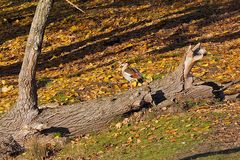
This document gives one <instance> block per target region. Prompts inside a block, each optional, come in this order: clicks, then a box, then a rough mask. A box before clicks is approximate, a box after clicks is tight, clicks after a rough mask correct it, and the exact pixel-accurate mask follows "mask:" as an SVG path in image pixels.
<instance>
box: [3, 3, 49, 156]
mask: <svg viewBox="0 0 240 160" xmlns="http://www.w3.org/2000/svg"><path fill="white" fill-rule="evenodd" d="M52 5H53V0H40V1H39V3H38V6H37V9H36V12H35V15H34V18H33V22H32V26H31V29H30V33H29V36H28V40H27V45H26V50H25V55H24V59H23V64H22V68H21V72H20V74H19V80H18V81H19V96H18V100H17V104H16V106H15V107H14V108H13V109H12V110H11V111H9V112H7V113H6V114H5V115H4V116H3V118H1V119H0V138H1V139H0V143H1V141H4V142H5V143H4V144H7V143H6V141H7V139H9V140H10V141H11V142H13V139H12V137H11V136H13V138H14V139H15V140H18V139H22V138H23V137H24V136H25V132H24V131H23V130H24V127H25V126H27V125H28V124H29V122H31V121H32V119H33V118H35V117H36V115H37V114H38V108H37V88H36V80H35V77H36V65H37V58H38V56H39V54H40V53H41V48H42V41H43V35H44V30H45V28H46V22H47V19H48V16H49V13H50V10H51V7H52ZM3 137H4V139H3ZM6 137H9V138H7V139H6ZM6 147H11V146H6ZM7 150H11V148H8V149H7ZM3 152H4V151H2V150H0V154H1V153H3Z"/></svg>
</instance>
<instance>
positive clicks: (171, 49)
mask: <svg viewBox="0 0 240 160" xmlns="http://www.w3.org/2000/svg"><path fill="white" fill-rule="evenodd" d="M72 2H73V3H74V4H77V5H78V6H79V7H80V8H81V9H83V10H84V11H85V12H86V13H85V14H83V13H81V12H79V11H78V10H76V9H74V8H73V7H72V6H70V5H69V4H67V3H66V2H65V1H64V0H61V1H56V2H55V4H54V7H53V10H52V12H51V15H50V18H49V22H48V27H47V28H46V32H45V36H44V43H43V51H42V54H41V55H40V57H39V61H38V71H37V84H38V97H39V104H45V103H57V104H60V105H64V104H69V103H77V102H80V101H86V100H89V99H96V98H99V97H103V96H110V95H113V94H116V93H119V92H122V91H124V90H128V89H129V87H130V86H129V84H128V82H127V81H126V80H124V78H123V77H122V76H121V71H120V69H121V68H120V66H119V62H128V63H130V65H131V66H132V67H136V68H138V69H139V70H140V72H142V73H143V76H144V78H145V81H147V82H151V81H153V80H155V79H159V78H162V77H164V76H165V75H166V74H167V73H170V72H171V71H173V70H174V69H175V68H176V67H177V66H178V64H179V61H180V60H181V59H182V56H183V53H184V52H185V51H186V49H187V47H188V46H189V45H190V44H192V45H193V44H196V43H198V42H201V43H202V45H203V46H204V47H205V48H206V50H207V51H208V53H207V55H206V57H204V59H203V60H202V61H201V62H199V63H198V64H197V65H196V66H195V67H194V68H193V74H194V75H195V76H196V77H199V78H201V79H203V80H212V81H217V82H228V81H231V80H237V79H239V77H240V63H239V61H240V57H239V52H240V23H239V22H240V1H239V0H222V1H205V0H191V1H190V0H181V1H174V0H162V1H157V0H133V1H129V0H115V1H113V0H88V1H86V2H84V1H83V0H78V1H77V0H72ZM36 5H37V1H36V0H32V1H28V0H18V1H11V0H1V2H0V17H1V20H0V77H1V79H0V80H1V81H0V113H3V112H6V111H7V110H9V109H10V108H11V106H12V105H14V103H15V102H16V98H17V93H18V87H17V84H18V82H17V80H18V73H19V71H20V67H21V63H22V59H23V56H24V49H25V45H26V40H27V36H28V32H29V28H30V25H31V21H32V17H33V15H34V11H35V7H36ZM134 85H135V87H137V86H136V85H137V84H136V83H135V84H134ZM226 92H227V93H237V92H238V93H239V92H240V85H235V86H233V87H232V88H230V89H229V90H227V91H226ZM239 107H240V105H239V101H236V102H218V101H215V102H213V103H211V104H209V103H207V104H203V103H199V104H193V105H192V108H191V109H190V110H189V111H188V112H186V113H171V114H166V115H163V116H157V115H154V116H149V117H148V118H145V119H144V120H140V121H134V120H131V118H132V119H134V115H133V116H132V117H129V118H127V119H125V120H123V121H121V122H116V123H115V124H117V127H116V125H115V124H112V125H111V126H110V127H109V128H108V129H106V130H105V131H103V132H100V133H95V134H90V135H85V136H82V137H79V138H77V139H72V140H71V141H70V142H69V143H67V144H66V145H65V146H64V147H61V151H58V152H57V151H56V155H54V156H53V157H51V158H52V159H64V158H66V159H67V158H68V159H71V158H76V159H77V157H78V158H79V157H80V159H81V158H82V159H130V158H131V159H184V158H185V159H240V135H239V131H240V121H239V119H240V114H239V113H240V108H239ZM148 112H149V111H148ZM147 115H152V113H148V114H147ZM136 116H137V113H136ZM126 121H127V122H126ZM119 123H120V124H119ZM55 137H56V138H59V137H61V136H60V135H55ZM35 145H36V144H35ZM53 148H54V147H53ZM53 150H54V149H53ZM45 152H46V151H45ZM45 152H44V153H35V152H34V150H33V151H32V152H31V151H29V152H27V153H25V154H24V155H22V156H21V157H18V158H20V159H21V158H22V159H24V158H25V159H26V157H28V159H31V158H29V157H31V156H33V157H34V156H35V157H36V156H37V157H38V156H40V157H41V156H43V154H45ZM24 156H26V157H24ZM38 158H39V157H38Z"/></svg>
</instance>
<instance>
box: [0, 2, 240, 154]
mask: <svg viewBox="0 0 240 160" xmlns="http://www.w3.org/2000/svg"><path fill="white" fill-rule="evenodd" d="M52 3H53V0H45V1H44V0H40V2H39V5H38V7H37V10H36V13H35V16H34V20H33V23H32V26H31V30H30V34H29V38H28V43H27V47H26V51H25V56H24V61H23V65H22V69H21V72H20V75H19V97H18V101H17V104H16V106H14V107H13V108H12V110H10V111H9V112H7V113H6V114H4V115H3V116H2V117H1V119H0V158H1V157H4V156H6V155H12V154H15V153H16V154H17V153H19V152H22V151H24V146H22V145H23V143H22V142H23V141H24V140H25V139H26V138H27V137H29V136H32V135H36V134H49V133H54V132H60V133H62V135H65V136H75V135H78V134H85V133H89V132H92V131H97V130H100V129H101V128H103V127H105V126H106V125H107V124H109V122H111V121H112V120H113V119H115V118H116V117H118V116H121V115H124V114H126V113H130V112H133V111H138V110H141V109H142V108H144V107H151V106H152V105H154V106H157V107H159V108H161V107H166V106H170V105H174V104H178V103H182V102H184V101H186V100H189V99H206V98H219V99H221V100H222V99H224V98H225V94H224V92H223V91H224V89H226V87H229V86H230V85H227V86H226V85H225V86H224V85H221V84H217V83H214V82H200V83H195V78H194V77H193V76H192V75H191V69H192V67H193V66H194V65H195V64H196V62H197V61H199V60H200V59H202V58H203V56H204V54H205V53H206V51H205V49H204V48H203V47H201V44H200V43H199V44H197V45H196V46H194V47H191V46H189V48H188V50H187V52H186V53H185V54H184V56H183V60H182V62H181V63H180V65H179V66H178V67H177V69H176V70H175V71H174V72H172V73H171V74H169V75H167V76H166V77H165V78H163V79H160V80H156V81H154V82H152V83H150V84H148V85H147V86H142V87H139V88H136V89H134V90H129V91H126V92H123V93H120V94H117V95H114V96H111V97H104V98H100V99H96V100H90V101H86V102H81V103H77V104H73V105H66V106H59V107H55V108H51V107H48V106H51V104H50V105H44V106H37V92H36V83H35V75H36V64H37V63H36V62H37V57H38V55H39V54H40V52H41V44H42V38H43V33H44V29H45V26H46V20H47V16H48V14H49V12H50V8H51V6H52ZM232 84H235V83H232ZM236 97H239V96H236Z"/></svg>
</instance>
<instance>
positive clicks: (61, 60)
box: [0, 0, 240, 76]
mask: <svg viewBox="0 0 240 160" xmlns="http://www.w3.org/2000/svg"><path fill="white" fill-rule="evenodd" d="M239 5H240V1H238V0H232V1H230V2H228V3H221V4H209V3H205V4H200V5H199V6H195V7H192V8H187V9H185V10H183V11H177V12H175V13H173V14H175V15H178V14H181V15H180V16H175V17H173V18H167V19H164V20H162V21H159V22H154V23H153V24H152V25H150V26H146V25H144V24H146V23H148V21H142V22H138V23H135V24H131V25H129V26H127V27H123V28H119V29H116V30H113V31H111V32H108V33H104V34H101V35H98V36H94V37H91V38H89V39H87V40H84V41H80V42H76V43H73V44H70V45H68V46H62V47H59V48H57V49H56V50H54V51H50V52H48V53H45V54H43V55H41V56H40V57H39V68H38V70H44V69H45V68H50V67H57V66H59V65H60V64H65V63H68V62H72V61H75V60H78V59H83V58H84V57H85V56H86V55H89V54H94V53H96V52H101V51H104V50H105V49H106V48H107V47H109V46H113V45H115V44H120V43H123V42H126V41H128V40H130V39H135V38H141V37H144V36H146V35H149V34H155V33H157V32H158V31H159V30H160V29H171V28H175V27H179V26H182V24H187V23H190V22H191V21H196V25H197V26H198V27H199V28H201V27H204V26H208V25H210V24H211V23H215V22H217V21H220V20H223V19H226V18H229V17H231V16H233V15H237V14H239V13H240V10H239ZM182 13H184V14H182ZM170 15H172V14H170ZM137 26H138V29H135V27H137ZM139 26H142V27H140V28H139ZM126 30H127V31H126ZM187 32H188V30H187V29H186V28H184V27H179V28H178V29H177V30H176V32H175V33H174V34H173V35H170V36H169V37H167V38H166V40H167V41H169V42H171V43H170V44H169V45H167V46H165V47H163V48H160V49H158V50H153V51H151V54H161V53H164V52H167V51H171V50H175V49H177V48H182V47H185V46H187V45H189V44H192V43H196V42H195V41H194V40H192V39H193V38H195V37H197V36H199V35H196V34H192V35H191V34H188V35H186V33H187ZM239 37H240V34H239V31H236V32H233V33H230V34H229V33H226V34H224V35H221V36H218V37H210V38H206V39H200V40H199V41H200V42H224V41H228V40H231V39H237V38H239ZM63 52H65V53H67V54H65V55H64V56H59V55H61V53H63ZM53 56H59V57H57V58H55V59H52V60H51V58H52V57H53ZM20 66H21V63H15V64H11V65H9V66H1V67H0V75H1V76H9V75H16V74H18V73H19V71H20Z"/></svg>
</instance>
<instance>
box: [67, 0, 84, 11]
mask: <svg viewBox="0 0 240 160" xmlns="http://www.w3.org/2000/svg"><path fill="white" fill-rule="evenodd" d="M66 2H67V3H68V4H70V5H71V6H73V7H74V8H76V9H77V10H79V11H80V12H82V13H86V12H84V11H83V10H82V9H81V8H79V7H78V6H76V5H75V4H73V3H72V2H70V1H69V0H66Z"/></svg>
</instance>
